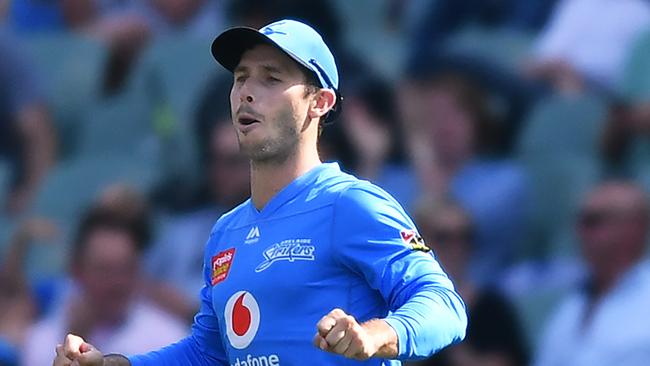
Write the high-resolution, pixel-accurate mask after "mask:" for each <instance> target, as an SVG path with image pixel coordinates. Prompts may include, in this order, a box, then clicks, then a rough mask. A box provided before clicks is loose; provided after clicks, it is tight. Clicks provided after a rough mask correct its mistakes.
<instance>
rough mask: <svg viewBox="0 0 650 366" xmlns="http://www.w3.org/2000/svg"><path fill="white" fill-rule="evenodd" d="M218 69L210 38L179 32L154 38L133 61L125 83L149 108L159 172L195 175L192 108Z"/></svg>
mask: <svg viewBox="0 0 650 366" xmlns="http://www.w3.org/2000/svg"><path fill="white" fill-rule="evenodd" d="M219 71H220V67H219V66H218V65H217V64H216V62H215V61H214V59H213V58H212V55H211V54H210V40H207V39H193V38H189V39H188V38H180V37H167V38H161V39H158V40H156V41H155V42H154V43H153V44H152V45H151V46H150V47H149V48H148V49H147V50H146V51H145V54H144V55H143V57H142V59H141V62H140V63H139V64H138V65H137V67H136V70H135V74H134V75H133V82H132V85H131V86H130V88H131V89H132V90H133V91H134V92H135V93H136V94H139V95H142V96H144V98H146V104H147V105H148V106H149V108H150V112H151V113H152V114H151V117H152V121H151V122H152V123H153V129H154V131H155V132H156V134H157V136H158V137H159V140H160V143H161V145H160V148H161V154H162V159H163V160H164V161H165V163H166V166H165V169H166V171H165V172H164V175H179V174H180V175H183V176H185V177H187V178H188V179H192V178H191V177H193V176H194V175H196V173H195V172H196V170H197V158H196V156H197V151H196V141H195V136H194V118H195V115H194V114H195V111H196V109H197V104H198V102H199V100H200V97H201V94H202V93H203V91H204V89H205V88H206V85H207V83H208V82H209V81H210V80H212V79H213V75H216V74H217V73H218V72H219Z"/></svg>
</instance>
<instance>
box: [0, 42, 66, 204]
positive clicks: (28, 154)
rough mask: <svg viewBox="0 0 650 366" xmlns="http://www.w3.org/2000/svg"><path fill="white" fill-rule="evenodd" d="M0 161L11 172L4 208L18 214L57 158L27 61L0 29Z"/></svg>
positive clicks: (49, 124)
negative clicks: (10, 181) (4, 161)
mask: <svg viewBox="0 0 650 366" xmlns="http://www.w3.org/2000/svg"><path fill="white" fill-rule="evenodd" d="M0 55H2V57H0V85H2V88H0V160H6V161H8V162H9V164H10V166H11V170H12V171H13V177H12V178H13V183H12V185H11V187H10V192H9V194H8V195H7V200H6V202H4V204H5V207H4V209H5V211H6V212H8V213H10V214H14V215H15V214H19V213H21V212H23V211H24V210H25V209H26V208H28V206H29V205H30V203H31V201H32V199H33V198H34V195H35V193H36V191H37V190H38V187H39V185H40V183H41V181H42V180H43V178H44V177H45V175H46V174H47V172H48V170H49V169H50V168H51V166H52V165H53V164H54V162H55V160H56V145H57V143H56V141H57V139H56V135H55V132H54V129H53V126H52V121H51V117H50V113H49V111H48V109H47V108H46V106H45V100H44V97H43V95H42V93H41V90H40V85H38V81H37V80H36V77H35V76H34V74H33V70H32V68H31V66H30V63H29V60H27V59H25V57H24V56H23V55H21V54H20V52H19V51H18V46H17V44H16V43H14V42H12V41H11V40H10V39H9V36H8V35H7V34H6V33H4V32H3V31H2V30H0Z"/></svg>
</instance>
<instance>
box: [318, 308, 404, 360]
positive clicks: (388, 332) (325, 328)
mask: <svg viewBox="0 0 650 366" xmlns="http://www.w3.org/2000/svg"><path fill="white" fill-rule="evenodd" d="M316 327H317V329H318V333H316V335H315V336H314V346H316V347H318V348H320V349H321V350H323V351H327V352H331V353H336V354H339V355H343V356H345V357H347V358H352V359H355V360H360V361H363V360H367V359H369V358H370V357H373V356H377V357H382V358H394V357H396V356H397V335H396V334H395V331H394V330H393V329H392V328H391V327H390V326H389V325H388V324H387V323H386V322H384V321H383V320H371V321H368V322H366V323H363V324H359V322H357V320H356V319H355V318H354V317H353V316H351V315H348V314H346V313H345V312H344V311H343V310H341V309H334V310H332V311H331V312H330V313H329V314H327V315H325V316H324V317H323V318H322V319H321V320H320V321H319V322H318V324H317V326H316Z"/></svg>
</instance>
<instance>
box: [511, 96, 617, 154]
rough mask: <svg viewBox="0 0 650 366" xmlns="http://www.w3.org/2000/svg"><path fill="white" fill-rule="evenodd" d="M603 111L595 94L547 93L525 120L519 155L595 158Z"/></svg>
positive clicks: (604, 113) (601, 128) (602, 126)
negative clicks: (547, 95)
mask: <svg viewBox="0 0 650 366" xmlns="http://www.w3.org/2000/svg"><path fill="white" fill-rule="evenodd" d="M606 113H607V106H606V104H605V102H604V101H603V100H602V99H601V98H600V97H598V96H595V95H590V94H582V95H575V96H562V95H552V96H549V97H547V98H545V99H543V100H541V101H540V102H539V103H537V104H536V105H535V106H534V108H533V110H532V111H531V113H530V114H529V116H528V118H527V119H526V120H525V121H524V126H523V130H522V133H521V136H520V138H519V142H518V147H517V150H518V155H519V156H522V157H533V156H545V155H562V154H568V155H579V156H588V157H595V156H596V154H597V150H598V142H599V138H600V136H601V134H602V131H603V128H604V123H605V119H606Z"/></svg>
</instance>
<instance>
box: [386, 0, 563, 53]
mask: <svg viewBox="0 0 650 366" xmlns="http://www.w3.org/2000/svg"><path fill="white" fill-rule="evenodd" d="M557 1H558V0H497V1H495V0H488V1H485V0H464V1H455V0H440V1H417V0H410V1H401V0H391V2H392V5H393V7H392V9H393V10H394V11H393V12H392V13H391V14H390V15H389V16H394V14H401V15H402V23H403V24H404V25H405V26H406V27H407V29H406V31H407V34H408V36H409V43H410V46H411V47H412V48H421V47H423V46H424V47H431V46H433V47H440V46H441V43H443V42H444V41H445V40H446V39H447V37H448V36H450V35H452V34H453V33H454V32H457V31H459V30H461V29H462V27H464V26H469V25H473V26H477V25H479V26H483V27H485V28H497V29H498V28H501V29H512V30H515V31H522V32H526V33H532V32H537V31H538V30H539V29H540V28H542V27H543V26H544V24H546V22H547V19H548V18H549V15H550V14H551V12H552V10H553V7H554V6H555V3H556V2H557Z"/></svg>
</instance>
